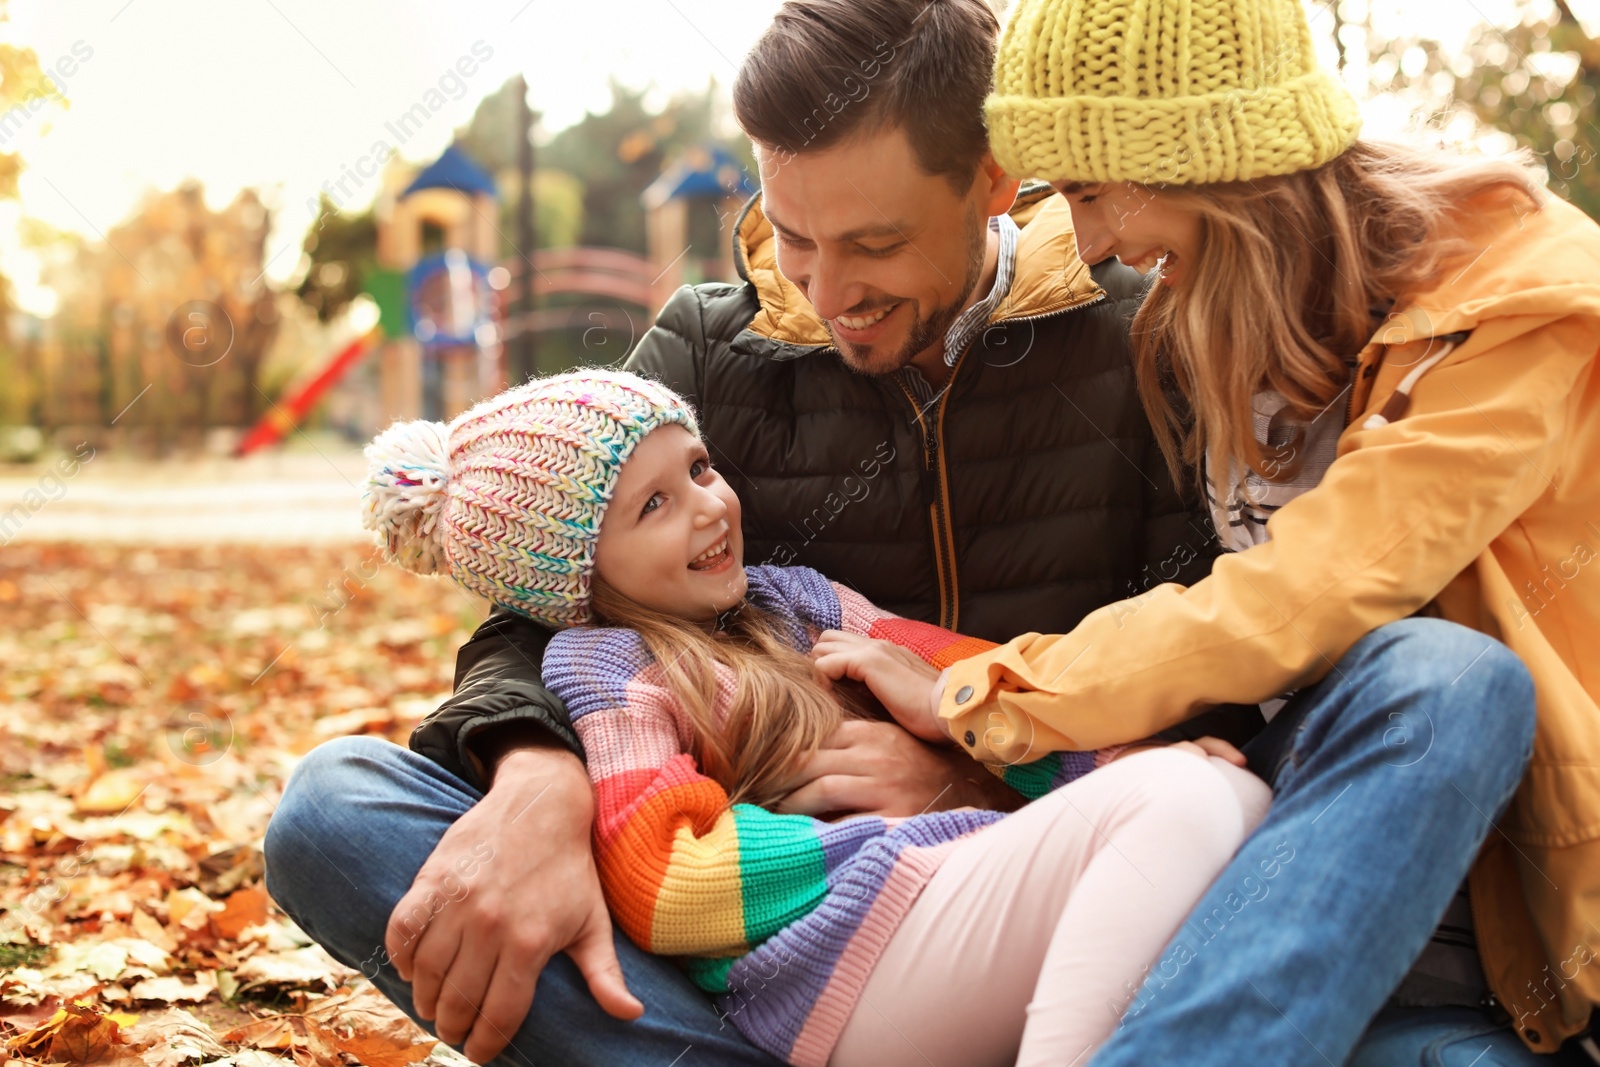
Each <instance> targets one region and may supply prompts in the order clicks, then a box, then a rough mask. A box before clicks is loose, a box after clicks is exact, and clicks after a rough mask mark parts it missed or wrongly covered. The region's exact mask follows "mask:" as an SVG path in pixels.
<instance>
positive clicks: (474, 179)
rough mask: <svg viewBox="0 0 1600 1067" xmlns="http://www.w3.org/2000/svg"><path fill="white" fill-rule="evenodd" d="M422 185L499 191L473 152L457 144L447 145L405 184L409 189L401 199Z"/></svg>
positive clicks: (460, 189)
mask: <svg viewBox="0 0 1600 1067" xmlns="http://www.w3.org/2000/svg"><path fill="white" fill-rule="evenodd" d="M422 189H454V190H455V191H456V192H459V193H468V194H471V193H487V194H488V195H490V196H499V195H500V191H499V190H498V189H496V188H495V184H494V179H493V178H492V177H490V176H489V172H488V171H486V170H484V169H483V168H482V167H480V166H478V164H477V163H476V162H474V161H473V159H472V157H471V156H469V155H467V154H466V153H465V152H463V151H462V150H461V149H460V148H458V147H457V146H456V145H451V146H450V147H449V148H446V149H445V150H444V154H443V155H442V156H440V157H439V158H438V159H436V160H434V161H433V162H432V163H430V164H428V166H427V167H426V169H424V170H423V172H422V173H421V174H418V175H417V176H416V178H414V179H413V180H412V182H411V184H410V185H408V186H406V191H405V192H403V193H401V194H400V199H402V200H404V199H405V198H406V197H408V196H410V195H411V194H412V193H415V192H418V191H420V190H422Z"/></svg>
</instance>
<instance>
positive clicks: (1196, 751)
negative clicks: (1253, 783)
mask: <svg viewBox="0 0 1600 1067" xmlns="http://www.w3.org/2000/svg"><path fill="white" fill-rule="evenodd" d="M1152 748H1171V749H1176V750H1177V751H1179V752H1189V753H1192V754H1193V755H1196V756H1201V757H1205V756H1216V757H1217V758H1219V759H1224V760H1227V761H1228V762H1229V763H1231V764H1233V765H1234V766H1235V767H1243V766H1244V765H1245V758H1244V753H1243V752H1240V751H1239V750H1238V749H1237V748H1234V747H1233V745H1231V744H1229V743H1228V742H1227V741H1224V740H1223V739H1222V738H1220V737H1198V738H1195V739H1194V740H1193V741H1174V742H1173V743H1172V744H1170V745H1163V744H1161V743H1159V742H1149V743H1146V742H1135V743H1133V744H1131V745H1128V746H1127V747H1126V748H1124V749H1123V750H1122V751H1121V752H1118V753H1117V754H1116V755H1115V756H1113V757H1112V759H1111V761H1112V762H1113V763H1115V762H1116V761H1117V760H1119V759H1122V758H1123V757H1125V756H1131V755H1133V754H1134V753H1135V752H1144V751H1145V750H1147V749H1152Z"/></svg>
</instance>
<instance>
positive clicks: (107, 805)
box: [78, 767, 150, 815]
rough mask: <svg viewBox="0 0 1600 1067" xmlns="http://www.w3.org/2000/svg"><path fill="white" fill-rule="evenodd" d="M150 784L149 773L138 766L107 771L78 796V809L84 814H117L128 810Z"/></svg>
mask: <svg viewBox="0 0 1600 1067" xmlns="http://www.w3.org/2000/svg"><path fill="white" fill-rule="evenodd" d="M149 784H150V779H149V776H148V775H147V773H146V772H145V771H143V770H141V769H140V768H137V767H118V768H116V769H115V770H110V771H107V772H106V773H104V774H102V775H100V776H99V777H98V778H96V779H95V780H94V781H93V782H92V783H90V785H89V788H88V789H87V790H85V791H84V794H83V796H81V797H79V798H78V811H79V812H81V813H82V814H84V815H116V814H118V813H120V812H124V811H127V810H128V808H129V807H130V806H132V804H133V802H134V801H135V800H137V799H139V794H140V793H143V792H144V791H145V789H146V788H148V787H149Z"/></svg>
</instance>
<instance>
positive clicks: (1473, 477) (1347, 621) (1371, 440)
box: [938, 317, 1595, 762]
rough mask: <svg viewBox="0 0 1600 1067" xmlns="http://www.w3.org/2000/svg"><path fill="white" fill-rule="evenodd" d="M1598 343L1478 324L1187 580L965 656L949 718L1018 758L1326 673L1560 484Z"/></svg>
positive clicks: (1586, 325) (973, 744) (974, 743)
mask: <svg viewBox="0 0 1600 1067" xmlns="http://www.w3.org/2000/svg"><path fill="white" fill-rule="evenodd" d="M1482 345H1487V346H1488V347H1487V348H1484V347H1481V346H1482ZM1594 347H1595V342H1594V334H1593V321H1592V320H1586V319H1582V318H1578V317H1574V318H1570V319H1563V320H1559V321H1557V322H1554V323H1550V324H1545V325H1540V324H1533V325H1529V324H1528V323H1526V322H1523V321H1519V320H1492V321H1491V322H1490V323H1488V324H1485V325H1481V326H1480V327H1479V328H1478V329H1477V331H1476V332H1475V333H1474V334H1473V338H1472V341H1471V342H1469V344H1468V345H1464V346H1463V351H1464V355H1463V357H1462V358H1460V359H1459V360H1453V361H1451V362H1447V363H1444V364H1441V365H1440V366H1439V367H1438V368H1436V369H1435V370H1433V371H1432V372H1431V373H1429V374H1428V375H1427V376H1426V377H1424V378H1422V379H1421V380H1420V382H1419V383H1418V385H1417V387H1416V390H1415V392H1414V394H1413V403H1412V409H1411V414H1409V415H1407V416H1406V417H1405V418H1402V419H1399V420H1398V421H1396V422H1394V423H1392V424H1390V425H1387V426H1383V427H1380V428H1376V429H1372V430H1360V431H1357V432H1355V433H1353V434H1350V435H1348V436H1347V437H1346V439H1345V441H1344V442H1343V445H1342V452H1343V454H1342V455H1341V456H1340V458H1339V459H1338V460H1337V461H1336V462H1335V463H1334V464H1333V466H1332V467H1331V468H1330V469H1329V471H1328V473H1327V475H1326V476H1325V477H1324V478H1323V481H1322V483H1321V484H1320V485H1318V486H1317V487H1316V488H1315V489H1313V490H1311V491H1309V492H1307V493H1306V494H1305V495H1303V496H1301V497H1298V498H1296V499H1295V500H1293V501H1291V502H1290V503H1289V504H1287V505H1285V506H1284V507H1283V508H1282V509H1281V510H1280V511H1278V512H1277V513H1276V514H1275V515H1274V516H1273V518H1272V520H1271V522H1270V523H1269V529H1270V530H1271V532H1272V540H1271V541H1269V542H1267V543H1266V544H1263V545H1258V546H1256V547H1254V548H1251V549H1249V550H1248V551H1245V552H1240V553H1235V554H1231V555H1226V556H1223V557H1222V558H1221V559H1219V560H1218V561H1217V563H1216V565H1215V567H1214V568H1213V570H1212V573H1211V576H1210V577H1208V578H1206V579H1204V580H1202V581H1200V582H1198V583H1196V584H1195V585H1193V586H1190V587H1188V588H1184V587H1182V586H1177V585H1163V586H1160V587H1158V588H1156V589H1153V590H1151V591H1150V592H1148V593H1146V594H1144V595H1142V596H1140V597H1136V598H1134V599H1132V600H1126V601H1121V602H1119V603H1115V604H1111V605H1108V606H1107V607H1104V608H1101V609H1099V610H1098V611H1096V612H1094V613H1093V614H1091V615H1089V616H1088V617H1087V618H1085V619H1084V621H1083V622H1082V623H1080V624H1079V625H1078V626H1077V628H1075V629H1074V630H1073V631H1072V632H1071V633H1069V634H1062V635H1053V636H1044V635H1040V634H1025V635H1023V636H1021V637H1018V638H1017V639H1015V640H1014V641H1012V642H1010V643H1009V644H1006V645H1004V646H1001V647H1000V648H997V649H995V650H993V651H992V652H987V653H984V654H981V655H979V656H976V657H973V658H970V659H967V660H964V661H962V662H960V663H958V664H956V665H954V666H953V667H952V668H951V669H950V672H949V676H948V680H947V685H946V686H945V690H944V694H943V698H942V701H941V704H940V707H939V712H938V714H939V716H940V718H941V720H942V722H943V726H944V729H945V731H946V733H948V734H949V735H950V736H951V737H953V738H954V739H955V740H956V742H957V743H958V744H960V745H962V746H963V747H964V748H966V749H967V751H969V752H971V753H972V754H973V755H974V756H975V757H977V758H979V759H983V760H986V761H997V762H1008V761H1010V760H1012V759H1014V758H1015V757H1016V755H1017V754H1018V753H1020V752H1023V751H1027V750H1028V749H1029V748H1030V746H1031V747H1032V748H1033V749H1034V750H1038V749H1040V748H1044V749H1073V748H1088V747H1096V746H1101V745H1107V744H1113V743H1117V742H1124V741H1130V740H1133V739H1135V738H1139V737H1144V736H1148V735H1150V734H1152V733H1155V732H1156V731H1158V730H1160V729H1163V728H1165V727H1167V726H1170V725H1172V724H1174V723H1176V722H1179V721H1182V720H1183V719H1185V718H1188V717H1189V716H1190V715H1192V714H1193V713H1194V712H1195V711H1197V710H1198V709H1200V708H1202V707H1205V706H1208V705H1212V704H1219V703H1227V702H1239V703H1254V702H1257V701H1261V700H1265V699H1268V698H1270V697H1273V696H1276V695H1278V694H1280V693H1283V692H1285V691H1287V690H1290V689H1294V688H1298V687H1300V686H1304V685H1308V684H1311V683H1313V682H1315V681H1318V680H1319V679H1321V678H1322V677H1323V676H1324V675H1326V674H1327V673H1328V672H1329V671H1330V670H1332V669H1333V667H1334V664H1335V663H1337V662H1338V660H1339V658H1340V657H1341V656H1343V655H1344V653H1345V652H1346V651H1348V649H1349V648H1350V646H1351V645H1353V644H1354V643H1355V642H1356V641H1357V640H1359V639H1360V638H1361V637H1363V636H1364V635H1366V634H1367V633H1369V632H1370V631H1372V630H1374V629H1376V628H1377V627H1379V626H1382V625H1384V624H1385V623H1389V622H1393V621H1395V620H1397V619H1401V618H1405V617H1406V616H1408V615H1411V614H1412V613H1414V612H1416V611H1417V610H1418V609H1420V608H1421V607H1423V605H1425V604H1427V603H1428V601H1430V600H1431V599H1432V598H1433V597H1435V596H1436V595H1438V593H1439V592H1440V591H1441V590H1443V589H1444V587H1445V586H1446V585H1447V584H1448V583H1449V582H1450V581H1451V580H1452V579H1453V578H1455V577H1456V575H1458V574H1460V573H1461V572H1462V571H1463V570H1464V569H1466V568H1467V567H1468V566H1469V565H1470V564H1471V563H1472V561H1473V560H1474V559H1475V558H1476V557H1477V556H1478V555H1479V554H1481V553H1482V552H1484V551H1486V550H1487V549H1488V547H1489V545H1490V544H1491V543H1492V542H1493V541H1494V540H1495V539H1496V538H1498V537H1500V536H1501V535H1502V534H1503V533H1504V532H1505V530H1506V529H1507V527H1509V526H1511V525H1512V524H1513V523H1514V522H1516V521H1517V518H1518V517H1519V516H1520V515H1521V514H1522V513H1523V512H1524V511H1526V510H1527V508H1528V507H1529V506H1530V505H1531V504H1532V503H1533V502H1534V501H1535V500H1537V499H1538V498H1539V497H1540V496H1542V495H1544V494H1545V493H1547V492H1549V491H1550V490H1551V488H1552V487H1553V484H1554V483H1553V482H1552V481H1551V478H1552V477H1553V476H1555V475H1556V474H1557V472H1558V471H1559V468H1560V463H1559V459H1560V449H1561V447H1562V438H1563V434H1564V433H1565V432H1566V415H1567V410H1568V405H1569V403H1570V400H1571V396H1572V390H1573V388H1574V386H1575V385H1576V384H1577V382H1578V381H1579V379H1580V377H1581V375H1583V374H1584V373H1587V372H1588V370H1589V365H1590V364H1591V362H1592V360H1593V358H1594ZM1474 348H1476V349H1478V351H1476V352H1473V351H1471V350H1472V349H1474ZM1353 446H1359V447H1353ZM1463 666H1465V665H1463Z"/></svg>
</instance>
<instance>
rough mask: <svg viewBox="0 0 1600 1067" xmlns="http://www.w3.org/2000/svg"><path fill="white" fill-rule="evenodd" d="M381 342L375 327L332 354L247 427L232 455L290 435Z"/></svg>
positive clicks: (379, 334) (381, 332)
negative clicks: (313, 372)
mask: <svg viewBox="0 0 1600 1067" xmlns="http://www.w3.org/2000/svg"><path fill="white" fill-rule="evenodd" d="M381 340H383V330H382V328H380V327H377V326H374V327H373V328H372V329H371V330H370V331H368V332H367V333H365V334H363V335H362V336H360V337H357V338H356V339H355V340H354V341H351V342H350V343H349V344H348V345H346V346H345V347H343V348H341V349H339V351H337V352H335V353H334V354H333V355H332V356H331V357H329V359H328V361H327V362H326V363H325V364H323V366H322V369H321V370H319V371H318V372H317V373H316V374H315V375H314V376H313V377H312V378H310V379H309V380H307V381H306V382H305V384H303V385H298V386H292V387H291V388H290V389H289V391H288V392H287V394H286V395H285V396H284V397H283V399H281V400H279V401H278V402H277V403H275V404H273V405H272V407H271V408H270V409H268V411H267V413H266V414H265V415H262V416H261V419H260V421H258V422H257V423H256V424H255V425H254V426H252V427H251V428H250V432H249V433H247V434H245V435H244V437H242V438H241V439H240V440H239V444H238V446H237V447H236V448H235V449H234V450H233V454H234V455H235V456H248V455H249V454H250V453H252V452H255V451H257V450H259V449H262V448H266V447H267V446H268V445H274V444H277V443H278V442H279V441H282V440H283V439H284V438H285V437H287V436H288V435H289V431H290V430H293V429H294V428H295V427H296V426H298V425H300V422H301V420H303V419H304V418H305V417H306V415H307V414H308V413H309V412H310V411H311V409H312V408H313V407H315V406H316V403H317V401H318V400H320V399H321V398H322V394H324V393H326V392H327V391H328V390H329V389H330V388H332V387H333V385H334V384H335V383H336V382H338V380H339V379H340V378H342V377H344V376H345V374H346V373H348V372H349V370H350V368H351V367H354V366H355V365H356V364H357V363H360V362H361V360H362V359H363V358H364V357H365V356H366V355H367V353H368V352H370V351H372V349H373V348H375V347H376V346H377V344H378V342H379V341H381Z"/></svg>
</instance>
